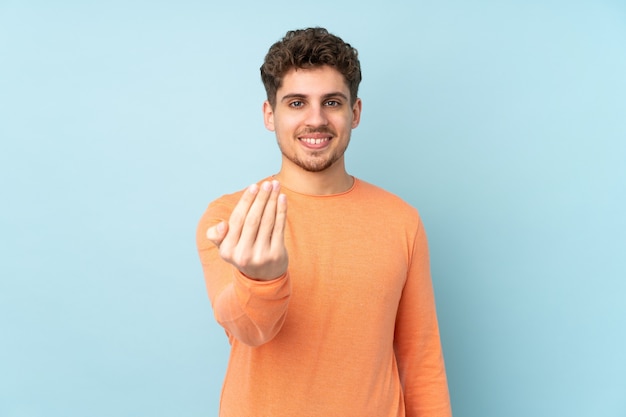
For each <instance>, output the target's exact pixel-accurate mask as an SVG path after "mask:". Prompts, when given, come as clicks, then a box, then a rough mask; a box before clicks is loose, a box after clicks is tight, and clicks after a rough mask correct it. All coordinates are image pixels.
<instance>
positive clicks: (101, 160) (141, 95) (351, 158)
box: [0, 0, 626, 417]
mask: <svg viewBox="0 0 626 417" xmlns="http://www.w3.org/2000/svg"><path fill="white" fill-rule="evenodd" d="M227 3H228V4H227ZM314 25H321V26H326V27H327V28H329V30H331V31H332V32H334V33H336V34H338V35H339V36H341V37H343V38H344V39H345V40H346V41H348V42H350V43H352V44H353V45H354V46H356V47H357V48H358V49H359V52H360V57H361V63H362V66H363V75H364V80H363V83H362V87H361V92H360V95H361V97H362V99H363V103H364V105H363V108H364V110H363V119H362V123H361V125H360V126H359V127H358V129H356V130H355V131H354V134H353V140H352V143H351V147H350V149H349V150H348V154H347V162H348V168H349V171H350V172H351V173H352V174H354V175H356V176H358V177H360V178H362V179H364V180H367V181H370V182H374V183H376V184H378V185H381V186H383V187H385V188H387V189H389V190H391V191H392V192H395V193H396V194H399V195H400V196H402V197H403V198H404V199H406V200H407V201H409V202H410V203H412V204H413V205H415V206H416V207H418V208H419V210H420V212H421V214H422V217H423V219H424V222H425V224H426V226H427V230H428V233H429V238H430V246H431V260H432V269H433V281H434V285H435V290H436V295H437V302H438V311H439V317H440V325H441V332H442V341H443V346H444V350H445V356H446V363H447V368H448V378H449V383H450V392H451V396H452V403H453V409H454V413H455V416H457V417H464V416H466V417H475V416H480V417H492V416H493V417H503V416H505V417H516V416H519V417H522V416H523V417H527V416H555V415H556V416H594V417H596V416H604V417H609V416H622V417H623V416H626V302H625V301H624V299H625V298H626V297H625V296H626V279H625V278H626V256H625V253H626V240H625V239H626V238H625V236H626V221H625V220H624V214H625V212H626V210H625V209H624V207H625V205H626V5H625V3H624V2H621V1H608V0H595V1H593V0H589V1H550V0H548V1H521V0H520V1H508V2H502V1H501V2H497V1H486V0H481V1H472V2H462V1H452V0H445V1H440V2H426V1H415V2H412V3H411V5H406V4H404V2H401V1H399V0H397V1H394V0H391V1H385V2H382V1H380V2H374V1H372V2H362V1H356V0H354V1H343V2H341V1H337V0H329V1H327V0H321V1H316V2H308V3H307V2H305V3H302V2H296V3H294V2H286V1H285V2H282V1H268V2H253V1H248V2H237V1H232V2H217V3H210V2H201V1H186V2H177V3H176V4H175V3H174V2H164V1H150V2H148V1H137V2H122V1H113V2H95V1H94V2H89V1H87V2H83V1H81V2H79V1H76V2H72V1H56V2H44V1H11V0H0V138H1V147H0V181H1V183H0V186H1V188H0V190H1V196H2V200H1V203H0V204H1V205H0V210H1V217H0V256H1V261H0V276H1V279H0V333H1V334H0V338H1V340H0V416H8V417H33V416H46V417H47V416H64V417H65V416H92V417H96V416H107V417H108V416H153V417H159V416H211V415H216V414H217V407H218V402H219V391H220V387H221V382H222V377H223V374H224V370H225V366H226V360H227V352H228V344H227V341H226V338H225V336H224V334H223V331H222V330H221V329H220V328H219V327H218V326H217V325H216V324H215V323H214V319H213V316H212V312H211V309H210V305H209V302H208V298H207V296H206V291H205V287H204V283H203V279H202V274H201V270H200V264H199V262H198V259H197V255H196V249H195V235H194V234H195V227H196V223H197V221H198V219H199V217H200V215H201V214H202V212H203V211H204V209H205V207H206V205H207V204H208V203H209V201H211V200H213V199H214V198H216V197H218V196H219V195H221V194H224V193H227V192H232V191H235V190H237V189H240V188H243V187H245V186H246V185H248V184H250V183H252V182H253V181H256V180H258V179H260V178H262V177H264V176H266V175H268V174H272V173H275V172H276V171H277V169H278V166H279V160H280V158H279V152H278V149H277V147H276V145H275V140H274V137H273V135H272V133H271V132H268V131H266V130H265V129H264V127H263V124H262V115H261V103H262V101H263V99H264V90H263V88H262V85H261V82H260V79H259V73H258V67H259V66H260V64H261V62H262V59H263V56H264V55H265V53H266V51H267V49H268V47H269V46H270V44H271V43H273V42H274V41H276V40H278V39H279V38H280V37H282V35H283V34H284V32H285V31H286V30H289V29H293V28H299V27H305V26H314Z"/></svg>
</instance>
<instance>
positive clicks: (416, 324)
mask: <svg viewBox="0 0 626 417" xmlns="http://www.w3.org/2000/svg"><path fill="white" fill-rule="evenodd" d="M394 348H395V352H396V358H397V361H398V368H399V372H400V379H401V382H402V386H403V389H404V398H405V406H406V416H407V417H426V416H428V417H450V416H451V415H452V411H451V407H450V397H449V393H448V384H447V378H446V371H445V366H444V361H443V353H442V348H441V342H440V338H439V327H438V324H437V313H436V310H435V298H434V293H433V287H432V282H431V277H430V264H429V258H428V243H427V239H426V233H425V231H424V228H423V225H422V223H421V221H420V222H419V223H418V229H417V233H416V235H415V241H414V243H413V251H412V256H411V260H410V265H409V270H408V276H407V280H406V283H405V287H404V290H403V293H402V298H401V300H400V305H399V308H398V314H397V319H396V329H395V339H394Z"/></svg>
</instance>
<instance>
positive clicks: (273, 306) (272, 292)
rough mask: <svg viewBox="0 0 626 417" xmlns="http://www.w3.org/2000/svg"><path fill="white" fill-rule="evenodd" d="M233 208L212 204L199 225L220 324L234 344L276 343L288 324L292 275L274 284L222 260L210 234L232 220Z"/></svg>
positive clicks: (199, 242)
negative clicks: (214, 226) (279, 334)
mask: <svg viewBox="0 0 626 417" xmlns="http://www.w3.org/2000/svg"><path fill="white" fill-rule="evenodd" d="M223 198H224V197H223ZM233 207H234V205H233V206H231V205H230V204H227V203H223V202H220V200H217V201H215V202H213V203H211V204H210V205H209V207H208V209H207V210H206V212H205V213H204V215H203V216H202V218H201V219H200V222H199V224H198V228H197V233H196V244H197V247H198V254H199V255H200V262H201V263H202V270H203V272H204V280H205V283H206V286H207V291H208V294H209V299H210V300H211V305H212V306H213V313H214V315H215V318H216V320H217V322H218V323H219V324H220V325H221V326H222V327H224V329H225V330H226V333H227V334H228V337H229V339H231V343H232V338H233V337H234V338H236V339H238V340H239V341H241V342H242V343H245V344H247V345H250V346H259V345H262V344H264V343H267V342H269V341H270V340H272V339H273V338H274V337H275V336H276V334H278V332H279V331H280V329H281V327H282V325H283V323H284V321H285V317H286V315H287V306H288V303H289V297H290V294H291V285H290V279H289V272H287V273H285V274H284V275H282V276H280V277H278V278H276V279H274V280H271V281H256V280H252V279H249V278H247V277H246V276H245V275H243V274H242V273H241V272H240V271H238V270H237V269H236V268H235V267H233V266H232V265H231V264H229V263H227V262H226V261H224V260H223V259H222V258H221V257H220V255H219V251H218V249H217V247H216V246H215V245H214V244H213V243H212V242H211V241H209V240H208V239H207V237H206V231H207V229H208V228H209V227H211V226H213V225H215V224H217V223H219V222H220V221H222V220H228V218H229V217H230V214H231V212H232V209H233Z"/></svg>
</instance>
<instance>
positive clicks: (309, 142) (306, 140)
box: [298, 137, 331, 145]
mask: <svg viewBox="0 0 626 417" xmlns="http://www.w3.org/2000/svg"><path fill="white" fill-rule="evenodd" d="M330 139H331V138H329V137H326V138H298V140H299V141H300V142H304V143H306V144H307V145H321V144H323V143H326V142H328V141H330Z"/></svg>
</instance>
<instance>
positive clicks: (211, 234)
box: [206, 221, 228, 246]
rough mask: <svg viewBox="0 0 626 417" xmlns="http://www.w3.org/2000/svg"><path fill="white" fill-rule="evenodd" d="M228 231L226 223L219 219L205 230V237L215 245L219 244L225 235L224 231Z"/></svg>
mask: <svg viewBox="0 0 626 417" xmlns="http://www.w3.org/2000/svg"><path fill="white" fill-rule="evenodd" d="M227 232H228V223H227V222H225V221H221V222H219V223H218V224H216V225H215V226H212V227H209V229H208V230H207V231H206V237H207V239H209V240H210V241H211V242H213V244H214V245H215V246H219V245H220V244H221V243H222V240H224V238H225V237H226V233H227Z"/></svg>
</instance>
